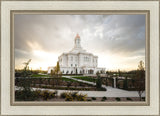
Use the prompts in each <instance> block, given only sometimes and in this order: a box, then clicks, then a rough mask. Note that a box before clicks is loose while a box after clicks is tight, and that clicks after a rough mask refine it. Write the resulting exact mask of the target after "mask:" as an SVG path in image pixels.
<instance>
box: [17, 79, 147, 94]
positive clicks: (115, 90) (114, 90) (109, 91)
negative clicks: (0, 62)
mask: <svg viewBox="0 0 160 116" xmlns="http://www.w3.org/2000/svg"><path fill="white" fill-rule="evenodd" d="M63 77H65V78H70V79H73V80H76V81H79V82H83V83H88V84H92V85H96V84H95V83H93V82H89V81H84V80H80V79H75V78H72V76H63ZM74 77H75V76H74ZM102 87H104V88H106V90H107V91H77V90H57V91H58V95H60V94H61V93H63V92H78V93H82V94H87V96H88V97H104V96H105V97H139V96H138V92H137V91H126V90H122V89H118V88H113V87H110V86H105V85H102ZM19 88H20V87H15V90H18V89H19ZM33 90H49V91H55V90H53V89H43V88H33ZM142 97H145V92H143V94H142Z"/></svg>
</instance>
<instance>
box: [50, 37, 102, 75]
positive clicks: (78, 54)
mask: <svg viewBox="0 0 160 116" xmlns="http://www.w3.org/2000/svg"><path fill="white" fill-rule="evenodd" d="M58 61H59V65H60V70H61V72H62V74H96V73H97V72H98V71H99V72H104V71H105V68H98V67H97V66H98V56H96V55H93V54H92V53H89V52H87V51H86V50H84V49H83V48H82V46H81V38H80V36H79V35H78V34H77V35H76V37H75V38H74V48H73V49H72V50H71V51H69V52H68V53H62V54H61V55H60V56H59V57H58ZM51 70H52V67H50V68H49V69H48V73H50V72H51Z"/></svg>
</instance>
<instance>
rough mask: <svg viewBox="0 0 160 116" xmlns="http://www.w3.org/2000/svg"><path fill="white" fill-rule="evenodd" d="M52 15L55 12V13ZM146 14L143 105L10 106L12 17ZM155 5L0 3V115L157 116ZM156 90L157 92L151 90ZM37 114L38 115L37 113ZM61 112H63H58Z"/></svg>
mask: <svg viewBox="0 0 160 116" xmlns="http://www.w3.org/2000/svg"><path fill="white" fill-rule="evenodd" d="M55 11H56V12H55ZM53 12H54V14H84V13H87V14H95V13H97V14H104V13H116V14H118V13H122V12H123V13H129V14H135V12H136V13H139V14H140V13H142V14H144V13H145V14H146V17H148V18H147V21H146V24H148V23H149V25H148V26H147V27H148V30H147V31H146V37H149V38H148V39H147V40H148V41H146V45H147V47H146V51H147V55H148V57H147V58H146V61H148V62H147V64H146V66H147V67H148V69H147V75H148V76H147V80H146V84H147V86H146V87H147V89H146V93H147V96H146V97H147V100H146V103H128V104H126V103H122V102H121V103H108V104H102V103H88V104H86V103H66V104H63V103H49V102H46V103H32V102H27V103H26V102H25V103H22V102H18V103H15V102H14V99H13V98H14V97H13V96H14V93H13V91H14V79H13V77H14V39H13V38H12V37H13V35H14V33H13V26H12V24H13V16H14V14H15V13H22V14H23V13H30V14H34V13H36V14H37V13H39V14H41V13H42V14H44V13H49V14H50V13H53ZM158 19H159V1H9V0H8V1H1V92H0V93H1V115H159V114H160V113H159V78H158V77H159V20H158ZM154 88H158V89H154ZM37 111H38V112H37ZM62 111H63V112H62Z"/></svg>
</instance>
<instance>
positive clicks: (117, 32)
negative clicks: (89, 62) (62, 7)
mask: <svg viewBox="0 0 160 116" xmlns="http://www.w3.org/2000/svg"><path fill="white" fill-rule="evenodd" d="M14 21H15V22H14V24H15V25H14V28H15V29H14V30H15V32H14V33H15V34H14V38H15V68H18V69H19V68H23V66H24V65H23V63H24V62H26V61H27V60H28V59H32V61H31V63H30V67H31V68H32V69H40V67H41V68H42V69H43V70H46V69H47V68H48V66H55V64H56V62H57V60H58V56H59V55H61V54H62V53H63V52H68V51H70V50H71V49H72V48H73V47H74V38H75V36H76V34H77V33H79V35H80V37H81V46H82V47H83V48H84V49H86V50H87V51H88V52H91V53H93V54H94V55H97V56H98V67H105V68H106V70H118V69H120V70H126V71H127V70H132V69H137V65H138V62H139V61H140V60H143V61H145V15H21V14H17V15H15V20H14Z"/></svg>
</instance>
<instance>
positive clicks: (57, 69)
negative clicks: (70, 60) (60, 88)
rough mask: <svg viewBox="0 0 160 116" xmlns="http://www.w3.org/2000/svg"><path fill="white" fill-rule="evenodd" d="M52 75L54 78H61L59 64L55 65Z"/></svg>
mask: <svg viewBox="0 0 160 116" xmlns="http://www.w3.org/2000/svg"><path fill="white" fill-rule="evenodd" d="M52 73H53V75H55V76H56V77H61V74H62V73H61V71H60V66H59V62H57V65H56V66H55V67H54V71H53V72H52Z"/></svg>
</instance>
